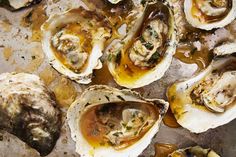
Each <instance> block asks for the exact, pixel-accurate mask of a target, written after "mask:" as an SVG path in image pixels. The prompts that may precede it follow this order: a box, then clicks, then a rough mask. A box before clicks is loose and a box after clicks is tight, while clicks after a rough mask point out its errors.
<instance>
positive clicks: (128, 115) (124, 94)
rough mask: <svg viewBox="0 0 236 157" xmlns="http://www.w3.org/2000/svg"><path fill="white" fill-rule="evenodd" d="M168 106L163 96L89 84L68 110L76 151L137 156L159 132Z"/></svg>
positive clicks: (93, 156)
mask: <svg viewBox="0 0 236 157" xmlns="http://www.w3.org/2000/svg"><path fill="white" fill-rule="evenodd" d="M167 109H168V103H167V102H165V101H164V100H161V99H144V98H143V97H141V96H140V95H139V94H138V93H136V92H133V91H130V90H118V89H115V88H111V87H108V86H102V85H95V86H90V87H89V88H88V89H87V90H85V92H84V93H83V94H82V95H81V98H79V99H77V100H76V101H75V102H74V103H73V104H72V105H71V106H70V108H69V110H68V112H67V119H68V123H69V127H70V130H71V137H72V138H73V140H74V141H75V142H76V152H78V153H79V154H80V155H81V156H83V157H108V156H112V157H127V156H129V157H136V156H138V155H139V154H140V153H142V151H143V150H144V149H145V148H146V147H147V146H148V145H149V144H150V142H151V139H152V138H153V137H154V136H155V134H156V133H157V132H158V130H159V126H160V123H161V121H162V117H163V116H164V114H165V113H166V111H167Z"/></svg>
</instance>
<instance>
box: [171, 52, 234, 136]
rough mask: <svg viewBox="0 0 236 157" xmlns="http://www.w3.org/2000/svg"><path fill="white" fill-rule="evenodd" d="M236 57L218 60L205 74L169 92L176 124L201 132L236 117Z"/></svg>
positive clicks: (213, 62)
mask: <svg viewBox="0 0 236 157" xmlns="http://www.w3.org/2000/svg"><path fill="white" fill-rule="evenodd" d="M235 89H236V57H235V56H233V55H229V54H228V55H226V56H223V57H216V58H215V59H214V60H213V61H212V63H211V64H210V65H209V66H208V67H207V68H206V69H205V70H203V71H202V72H200V73H199V74H197V75H196V76H194V77H193V78H190V79H188V80H185V81H182V82H177V83H175V84H174V85H172V86H171V87H170V88H169V89H168V93H167V96H168V100H169V102H170V107H171V110H172V112H173V113H174V115H175V118H176V119H177V122H178V123H179V124H180V125H181V126H183V127H184V128H187V129H188V130H190V131H191V132H194V133H201V132H204V131H206V130H208V129H210V128H216V127H218V126H221V125H224V124H226V123H229V122H230V121H232V120H233V119H235V118H236V114H235V112H236V104H235V103H236V90H235Z"/></svg>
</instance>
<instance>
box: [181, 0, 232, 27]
mask: <svg viewBox="0 0 236 157" xmlns="http://www.w3.org/2000/svg"><path fill="white" fill-rule="evenodd" d="M184 12H185V16H186V19H187V21H188V22H189V23H190V24H191V25H192V26H193V27H196V28H200V29H204V30H211V29H213V28H220V27H224V26H226V25H228V24H229V23H231V22H232V21H233V20H234V19H235V17H236V0H185V1H184Z"/></svg>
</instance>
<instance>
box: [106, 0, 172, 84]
mask: <svg viewBox="0 0 236 157" xmlns="http://www.w3.org/2000/svg"><path fill="white" fill-rule="evenodd" d="M175 49H176V32H175V25H174V18H173V13H172V10H171V9H170V7H169V6H168V4H166V3H165V4H163V3H162V2H155V3H148V5H147V7H146V10H145V13H144V14H143V16H142V17H140V18H139V19H138V20H137V21H136V23H135V25H134V26H133V28H132V30H130V31H129V32H128V34H127V36H125V37H124V38H123V39H122V40H120V41H119V42H118V43H115V44H113V45H112V46H111V48H110V49H109V50H108V51H107V53H108V68H109V71H110V73H111V74H112V75H113V77H114V79H115V81H116V82H117V83H118V84H119V85H121V86H124V87H127V88H138V87H142V86H145V85H148V84H150V83H152V82H154V81H156V80H158V79H160V78H161V77H162V76H163V75H164V73H165V72H166V70H167V69H168V68H169V66H170V64H171V61H172V56H173V55H174V53H175Z"/></svg>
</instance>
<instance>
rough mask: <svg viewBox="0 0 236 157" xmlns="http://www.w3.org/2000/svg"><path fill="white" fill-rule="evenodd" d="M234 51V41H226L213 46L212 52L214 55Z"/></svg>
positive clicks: (235, 45) (222, 54) (227, 53)
mask: <svg viewBox="0 0 236 157" xmlns="http://www.w3.org/2000/svg"><path fill="white" fill-rule="evenodd" d="M235 51H236V43H233V42H227V43H224V44H222V45H220V46H218V47H216V48H214V50H213V53H214V54H215V55H216V56H224V55H230V54H232V53H234V52H235Z"/></svg>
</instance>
